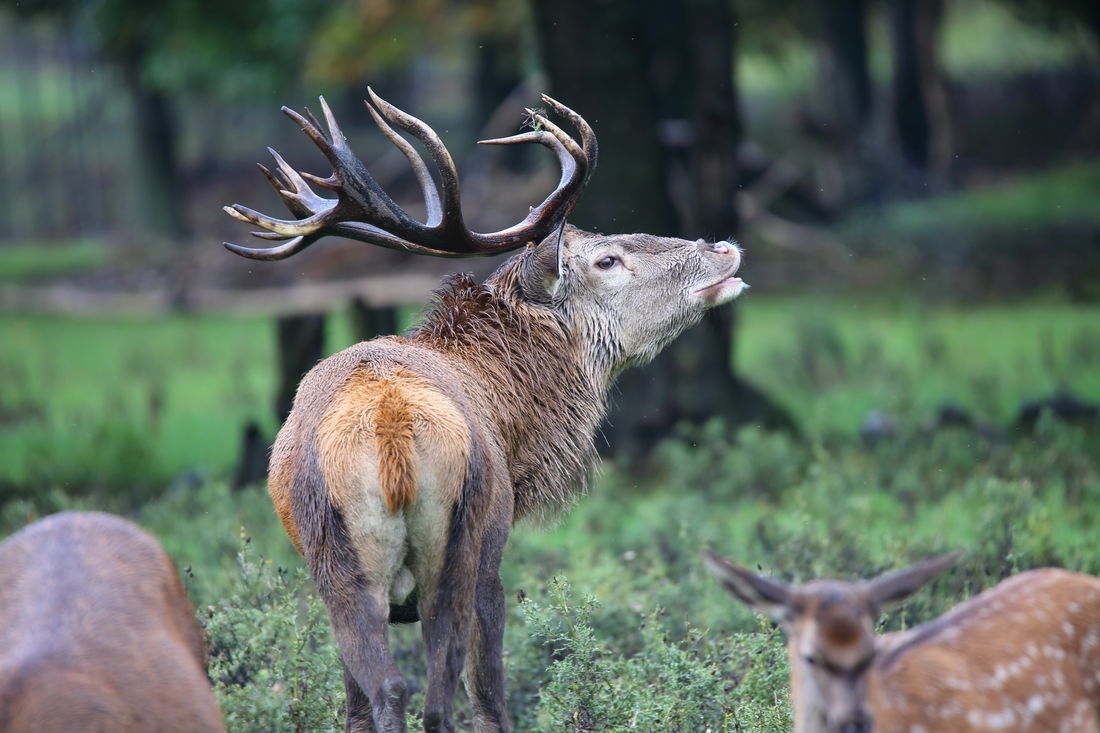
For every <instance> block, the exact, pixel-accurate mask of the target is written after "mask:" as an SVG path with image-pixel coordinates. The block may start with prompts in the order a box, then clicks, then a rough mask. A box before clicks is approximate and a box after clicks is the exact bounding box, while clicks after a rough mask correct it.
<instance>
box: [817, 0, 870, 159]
mask: <svg viewBox="0 0 1100 733" xmlns="http://www.w3.org/2000/svg"><path fill="white" fill-rule="evenodd" d="M819 12H820V13H821V14H822V21H823V27H824V31H825V33H824V37H825V42H826V45H827V48H828V53H829V59H830V62H831V63H830V71H831V72H832V74H831V79H832V85H831V86H832V92H833V93H832V97H833V99H832V107H833V114H834V115H835V117H836V121H837V122H838V123H839V124H840V126H841V128H842V129H843V130H844V131H845V133H846V135H847V136H848V137H851V138H858V137H859V136H860V135H862V134H863V131H864V129H865V128H866V126H867V123H868V122H869V121H870V117H871V99H872V88H871V72H870V67H869V64H868V61H867V2H866V0H825V2H822V3H821V4H820V6H819Z"/></svg>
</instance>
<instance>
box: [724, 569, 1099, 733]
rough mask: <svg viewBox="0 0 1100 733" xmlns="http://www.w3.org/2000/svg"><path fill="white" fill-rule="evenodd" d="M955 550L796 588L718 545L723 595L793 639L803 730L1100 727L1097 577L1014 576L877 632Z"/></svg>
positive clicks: (1066, 732) (1093, 732)
mask: <svg viewBox="0 0 1100 733" xmlns="http://www.w3.org/2000/svg"><path fill="white" fill-rule="evenodd" d="M957 556H958V555H947V556H944V557H938V558H932V559H930V560H926V561H924V562H922V563H919V564H917V565H914V566H912V567H910V568H907V569H905V570H900V571H898V572H895V573H889V574H886V575H883V576H880V577H878V578H876V579H874V580H871V581H867V582H863V583H846V582H842V581H838V580H814V581H811V582H809V583H806V584H805V585H801V586H798V587H792V586H789V585H787V584H786V583H783V582H781V581H779V580H775V579H773V578H764V577H761V576H758V575H756V574H754V573H752V572H749V571H748V570H745V569H744V568H741V567H738V566H737V565H734V564H733V563H731V562H729V561H728V560H725V559H723V558H721V557H719V556H717V555H714V554H712V553H707V554H706V558H705V559H706V563H707V566H708V567H709V568H710V570H711V572H713V573H714V574H715V575H716V576H718V578H719V579H720V580H721V581H722V583H723V585H725V587H726V589H727V590H729V591H730V592H731V593H733V594H734V595H735V596H737V597H738V598H739V599H740V600H741V601H742V602H744V603H746V604H748V605H749V606H750V607H751V608H753V609H754V610H756V611H759V612H760V613H763V614H765V615H767V616H769V617H771V618H772V619H773V620H775V621H776V622H777V623H779V624H781V625H782V627H783V630H784V632H785V633H786V635H787V642H788V643H787V650H788V654H789V657H790V665H791V697H792V699H793V702H794V716H795V723H794V728H795V731H796V733H818V732H820V733H824V732H826V731H828V733H871V731H875V733H938V732H940V731H952V733H991V732H992V731H1014V733H1100V580H1098V579H1096V578H1093V577H1092V576H1089V575H1081V574H1079V573H1071V572H1068V571H1066V570H1059V569H1056V568H1045V569H1042V570H1032V571H1030V572H1026V573H1020V574H1019V575H1015V576H1013V577H1011V578H1009V579H1007V580H1005V581H1004V582H1002V583H1000V584H999V585H997V586H995V587H993V588H991V589H989V590H987V591H985V592H984V593H981V594H979V595H977V596H975V597H974V598H971V599H970V600H969V601H966V602H965V603H963V604H961V605H959V606H957V607H956V608H954V609H952V610H951V611H949V612H947V613H945V614H944V615H943V616H940V617H939V618H938V619H936V620H934V621H930V622H928V623H926V624H924V625H922V626H917V627H916V628H913V629H910V630H908V631H904V632H898V633H892V634H885V635H883V636H875V633H874V624H875V619H876V618H877V617H878V613H879V610H880V609H881V608H882V607H883V605H884V604H887V603H890V602H893V601H899V600H901V599H903V598H905V597H906V596H908V595H909V594H911V593H913V592H914V591H915V590H917V589H918V588H920V587H921V586H922V585H924V584H925V583H926V582H927V581H928V580H930V579H931V578H932V577H933V576H935V575H936V574H937V573H939V572H941V571H942V570H944V569H945V568H947V567H948V566H949V565H950V564H951V563H952V562H954V561H955V558H956V557H957Z"/></svg>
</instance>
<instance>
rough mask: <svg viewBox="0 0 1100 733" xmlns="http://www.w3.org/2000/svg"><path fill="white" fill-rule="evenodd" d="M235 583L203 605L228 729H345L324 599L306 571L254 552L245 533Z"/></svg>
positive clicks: (212, 670) (341, 688) (217, 691)
mask: <svg viewBox="0 0 1100 733" xmlns="http://www.w3.org/2000/svg"><path fill="white" fill-rule="evenodd" d="M237 564H238V574H237V577H236V579H235V580H236V583H235V586H236V590H235V591H233V592H232V593H230V594H228V595H227V596H226V597H224V598H223V599H222V600H221V601H220V602H218V603H216V604H214V605H211V606H208V607H207V608H205V609H204V610H203V611H200V613H199V616H200V618H201V619H202V621H203V626H204V628H205V630H206V634H207V637H208V642H209V649H210V667H209V672H210V677H211V679H213V680H214V692H215V694H216V695H217V698H218V704H219V705H221V709H222V713H223V714H224V716H225V721H226V725H227V726H228V727H229V729H230V730H232V731H329V730H333V731H334V730H343V717H344V716H343V708H344V683H343V676H342V673H341V671H340V662H339V657H338V654H337V650H336V646H335V642H334V641H333V638H332V634H331V632H330V630H329V625H328V616H327V614H326V613H325V608H324V604H323V603H322V602H321V600H320V599H319V598H317V596H315V595H313V594H311V593H306V594H303V593H302V592H301V589H302V588H303V587H304V586H306V585H307V584H308V582H309V581H308V579H307V578H306V577H305V573H304V572H303V571H302V570H301V569H298V570H297V571H290V570H287V569H286V568H283V567H277V566H275V565H274V564H273V563H272V562H271V561H270V560H266V559H264V558H263V557H256V556H254V554H253V550H252V545H251V540H250V538H248V537H245V536H243V535H242V538H241V550H240V552H239V553H238V554H237Z"/></svg>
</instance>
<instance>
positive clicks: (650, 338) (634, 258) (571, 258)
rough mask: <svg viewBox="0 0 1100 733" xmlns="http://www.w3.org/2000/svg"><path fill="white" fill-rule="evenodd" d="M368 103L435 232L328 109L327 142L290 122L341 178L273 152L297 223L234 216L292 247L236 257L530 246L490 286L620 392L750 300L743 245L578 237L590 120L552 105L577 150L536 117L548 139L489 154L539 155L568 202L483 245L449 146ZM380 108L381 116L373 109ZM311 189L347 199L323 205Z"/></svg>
mask: <svg viewBox="0 0 1100 733" xmlns="http://www.w3.org/2000/svg"><path fill="white" fill-rule="evenodd" d="M368 92H369V94H370V100H371V101H370V102H366V105H367V108H368V109H369V110H370V113H371V115H372V116H373V118H374V121H375V123H376V124H377V125H378V127H379V129H380V130H381V131H382V132H383V134H385V135H386V137H387V138H388V139H389V140H390V141H391V142H393V144H394V145H396V146H397V147H398V148H399V149H400V150H401V152H402V153H403V154H404V155H405V157H406V158H407V159H408V160H409V163H410V164H411V165H412V168H413V170H414V172H415V173H416V177H417V180H418V181H419V184H420V188H421V191H422V193H423V196H424V200H425V203H426V209H427V220H426V221H425V222H424V223H420V222H417V221H415V220H413V219H412V217H410V216H409V215H408V214H407V213H406V212H405V211H404V210H403V209H401V208H400V207H399V206H397V204H395V203H394V202H393V200H392V199H391V198H390V197H389V196H388V195H387V194H386V193H385V192H384V191H383V190H382V189H381V188H380V187H379V186H378V184H377V183H376V182H375V181H374V179H373V178H372V177H371V175H370V173H369V171H368V170H367V168H366V166H364V165H363V163H362V162H360V161H359V159H358V158H356V157H355V155H354V154H353V153H352V152H351V150H350V149H349V148H348V146H347V143H346V141H345V139H344V136H343V133H342V132H341V131H340V128H339V126H338V124H337V122H336V119H335V118H334V117H333V114H332V111H331V110H330V109H329V107H328V105H327V104H326V103H325V100H324V98H321V100H320V103H321V109H322V112H323V116H324V118H325V120H326V122H327V125H328V132H327V133H325V132H323V131H322V130H321V126H320V123H319V122H318V121H317V120H316V119H315V118H314V117H313V115H312V114H310V112H309V111H308V110H307V111H306V113H305V115H304V116H303V115H300V114H298V113H297V112H294V111H293V110H290V109H288V108H286V107H284V108H283V112H284V113H286V114H287V116H289V117H290V118H291V119H293V120H294V121H295V122H297V123H298V124H299V125H300V126H301V127H302V130H303V131H304V132H305V133H306V134H307V135H309V137H310V138H311V139H312V140H313V141H314V142H315V143H316V144H317V146H318V147H319V148H320V149H321V151H322V152H323V153H324V154H325V156H326V157H327V158H328V159H329V161H330V162H331V163H332V166H333V172H332V174H331V175H330V176H328V177H327V178H319V177H317V176H313V175H310V174H308V173H299V172H298V171H296V170H295V169H294V168H292V167H291V166H290V165H288V164H287V163H286V161H284V160H283V159H282V157H281V156H279V154H278V153H276V152H275V151H274V150H271V151H270V152H271V154H272V155H273V156H274V158H275V161H276V163H277V167H276V169H275V171H271V170H269V169H267V168H266V167H264V166H262V165H261V166H260V170H261V171H262V172H263V173H264V175H265V176H266V177H267V179H268V181H269V182H270V183H271V185H272V186H274V187H275V190H276V191H277V192H278V193H279V196H280V197H281V198H282V200H283V202H284V203H285V204H286V206H287V208H288V209H289V210H290V211H291V213H293V214H295V215H296V216H298V217H299V218H298V219H293V220H288V219H276V218H273V217H269V216H266V215H264V214H261V213H259V212H257V211H254V210H252V209H250V208H248V207H245V206H242V205H240V204H234V205H232V206H227V207H225V211H226V213H228V214H229V215H231V216H233V217H234V218H236V219H239V220H240V221H244V222H249V223H252V224H256V225H258V226H261V227H263V228H264V229H265V230H266V231H263V232H253V234H254V236H257V237H260V238H262V239H268V240H281V241H283V244H280V245H278V246H275V247H269V248H259V249H253V248H248V247H242V246H240V245H236V244H230V243H228V242H227V243H226V244H225V246H226V247H227V248H228V249H229V250H230V251H231V252H234V253H236V254H238V255H241V256H243V257H249V258H252V259H260V260H279V259H284V258H286V257H290V256H291V255H294V254H296V253H298V252H301V251H302V250H304V249H305V248H306V247H308V246H310V245H311V244H313V243H314V242H316V241H317V240H318V239H320V238H322V237H324V236H327V235H339V236H343V237H348V238H351V239H356V240H360V241H364V242H368V243H371V244H376V245H379V246H382V247H388V248H393V249H400V250H405V251H409V252H414V253H417V254H425V255H431V256H436V257H477V256H486V255H493V254H498V253H502V252H507V251H511V250H515V249H518V248H520V247H523V246H524V245H530V246H529V247H528V248H527V251H526V252H523V253H520V254H519V255H518V256H517V257H516V258H515V259H516V262H515V263H513V265H512V266H511V267H503V268H501V270H500V271H498V273H497V274H496V275H494V277H493V278H491V279H490V282H491V283H493V284H494V285H495V286H498V288H499V290H501V291H508V294H509V295H510V296H512V297H514V298H516V299H518V300H521V301H523V302H525V303H530V304H534V305H537V306H542V307H545V308H549V309H552V310H554V311H555V312H556V313H557V314H558V315H559V317H560V318H561V319H562V321H563V322H564V324H565V326H566V328H567V330H568V331H569V332H570V333H573V334H575V335H577V336H578V337H579V338H580V341H581V343H583V344H585V347H586V351H587V352H588V353H587V357H588V363H589V365H591V366H592V368H593V370H594V371H595V372H597V373H598V375H599V376H598V380H597V381H600V382H604V383H607V382H609V381H610V379H611V378H612V377H613V376H614V375H615V374H616V373H617V372H618V371H619V370H621V369H623V368H625V367H626V366H629V365H632V364H639V363H644V362H646V361H648V360H650V359H652V358H653V357H654V356H655V355H656V354H657V353H658V352H659V351H660V350H661V349H662V348H664V347H665V346H666V345H667V344H668V343H669V342H671V341H672V340H673V339H674V338H675V337H676V336H677V335H679V334H680V333H681V332H682V331H683V330H684V329H686V328H688V327H689V326H691V325H693V324H695V323H696V322H697V321H698V320H699V319H700V318H701V317H702V315H703V313H704V311H705V310H706V309H708V308H710V307H713V306H715V305H719V304H722V303H725V302H727V301H729V300H732V299H733V298H735V297H737V296H738V295H739V294H740V293H741V292H742V291H743V290H744V289H745V288H746V287H748V286H747V285H746V284H745V283H744V282H743V281H742V280H741V279H740V278H738V277H734V273H735V272H736V271H737V269H738V268H739V266H740V263H741V250H740V247H738V245H737V244H736V243H734V242H728V241H719V242H713V243H708V242H705V241H703V240H696V241H687V240H683V239H675V238H670V237H655V236H652V235H648V234H617V235H602V234H594V233H590V232H585V231H582V230H580V229H577V228H575V227H572V226H568V225H566V224H565V218H566V217H567V216H568V214H569V213H570V211H572V209H573V207H574V206H575V204H576V202H577V200H578V198H579V196H580V194H581V192H582V191H583V189H584V186H585V184H586V183H587V181H588V179H589V177H590V176H591V174H592V171H593V169H594V168H595V165H596V153H597V143H596V136H595V134H594V133H593V131H592V128H591V127H590V126H589V125H588V123H587V122H585V120H584V118H582V117H581V116H580V115H578V114H577V113H576V112H574V111H573V110H571V109H569V108H568V107H566V106H565V105H563V104H561V103H560V102H557V101H556V100H554V99H551V98H550V97H548V96H546V95H543V97H542V99H543V101H544V102H545V103H546V104H547V105H549V106H550V107H551V108H552V109H553V110H554V111H556V112H557V113H558V114H559V115H561V116H562V117H563V118H565V119H566V120H568V121H569V122H570V124H572V125H573V127H575V128H576V129H577V131H578V132H579V133H580V139H581V142H580V143H579V144H578V143H577V142H576V141H575V140H573V138H571V137H570V136H569V135H567V134H566V133H565V132H564V131H563V130H562V129H561V128H559V127H557V126H556V125H554V123H552V122H551V121H550V120H548V119H547V118H546V117H545V116H543V115H541V114H539V113H536V112H535V111H533V110H531V109H528V110H527V114H528V115H529V117H530V119H531V120H532V121H533V123H534V124H535V125H537V127H538V129H536V130H532V131H528V132H525V133H521V134H519V135H514V136H512V137H507V138H500V139H495V140H483V141H482V143H483V144H493V145H513V144H519V143H539V144H542V145H546V146H547V147H549V148H550V149H551V150H553V151H554V152H555V154H556V155H557V157H558V160H559V162H560V164H561V169H562V173H561V179H560V181H559V183H558V186H557V188H555V189H554V191H553V192H551V193H550V194H549V195H548V196H547V197H546V199H545V200H544V201H543V202H542V203H541V204H539V205H538V206H536V207H534V208H532V209H531V211H530V213H529V214H528V215H527V217H526V218H525V219H524V220H523V221H521V222H520V223H518V224H516V225H515V226H512V227H509V228H507V229H503V230H501V231H497V232H492V233H487V234H482V233H477V232H473V231H471V230H469V229H468V228H467V227H466V225H465V224H464V222H463V217H462V211H461V205H460V201H459V186H458V174H457V172H456V170H455V165H454V162H453V161H452V159H451V156H450V154H449V153H448V152H447V150H446V148H445V147H444V146H443V143H442V141H440V139H439V136H438V135H436V133H435V132H434V131H433V130H432V129H431V128H430V127H429V126H428V125H427V124H425V123H424V122H422V121H420V120H418V119H416V118H415V117H412V116H411V115H408V114H406V113H405V112H402V111H401V110H399V109H397V108H396V107H394V106H393V105H391V104H389V103H388V102H386V101H385V100H383V99H381V98H380V97H379V96H378V95H376V94H375V93H374V92H373V90H368ZM371 102H373V105H372V104H371ZM395 126H396V127H398V128H400V129H401V130H404V131H405V132H407V133H409V134H411V135H412V136H413V137H415V138H416V139H417V140H419V141H420V142H421V143H422V144H423V145H424V146H425V148H426V149H427V150H428V152H429V154H430V156H431V158H432V160H433V161H434V163H435V165H436V168H437V169H438V172H439V178H440V183H441V191H442V193H440V190H439V189H437V188H436V184H435V181H434V180H433V177H432V174H431V172H430V171H429V170H428V167H427V165H426V164H425V163H424V161H423V159H422V158H421V157H420V155H419V154H418V153H417V152H416V150H415V149H414V148H413V147H412V145H411V144H410V143H409V142H408V141H407V140H406V139H405V138H403V137H402V136H401V135H400V134H398V133H397V132H396V131H395V130H394V127H395ZM307 180H308V181H311V182H313V183H314V184H316V185H318V186H321V187H323V188H327V189H330V190H332V191H334V192H335V193H336V196H337V197H336V198H335V199H327V198H323V197H320V196H318V195H317V194H316V193H314V191H313V190H312V189H311V188H310V186H309V184H308V183H307Z"/></svg>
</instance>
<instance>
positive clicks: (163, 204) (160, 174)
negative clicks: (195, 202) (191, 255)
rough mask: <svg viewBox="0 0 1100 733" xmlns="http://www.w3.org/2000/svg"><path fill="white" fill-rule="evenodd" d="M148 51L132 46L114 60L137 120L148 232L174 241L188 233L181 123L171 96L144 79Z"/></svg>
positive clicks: (139, 182) (138, 184)
mask: <svg viewBox="0 0 1100 733" xmlns="http://www.w3.org/2000/svg"><path fill="white" fill-rule="evenodd" d="M144 55H145V51H144V49H143V48H142V47H141V45H140V44H130V45H129V47H128V48H125V49H123V50H120V51H119V52H118V53H116V54H114V55H113V56H112V58H113V60H114V61H115V63H116V65H117V66H118V68H119V71H120V75H121V77H122V82H123V86H124V87H125V89H126V92H127V95H128V96H129V99H130V108H131V113H132V114H133V119H134V133H135V137H134V146H135V154H134V172H135V176H134V181H133V187H134V188H133V190H134V191H135V192H136V195H137V200H138V217H137V221H136V222H134V223H135V224H136V225H137V226H139V227H140V228H142V229H143V230H144V231H146V232H148V233H150V234H153V235H156V236H158V237H162V238H164V239H166V240H169V241H179V240H182V239H184V238H185V237H186V235H187V233H188V229H187V222H186V216H185V214H184V210H185V206H184V199H183V196H182V191H181V190H180V185H179V184H180V176H179V162H178V156H177V150H176V142H177V138H178V133H177V126H176V118H175V114H174V111H173V109H172V104H171V100H170V99H169V98H168V95H167V94H166V93H165V92H164V91H162V90H160V89H156V88H154V87H151V86H150V85H149V84H148V83H147V82H146V81H145V80H144V79H143V78H142V61H143V59H144Z"/></svg>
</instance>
